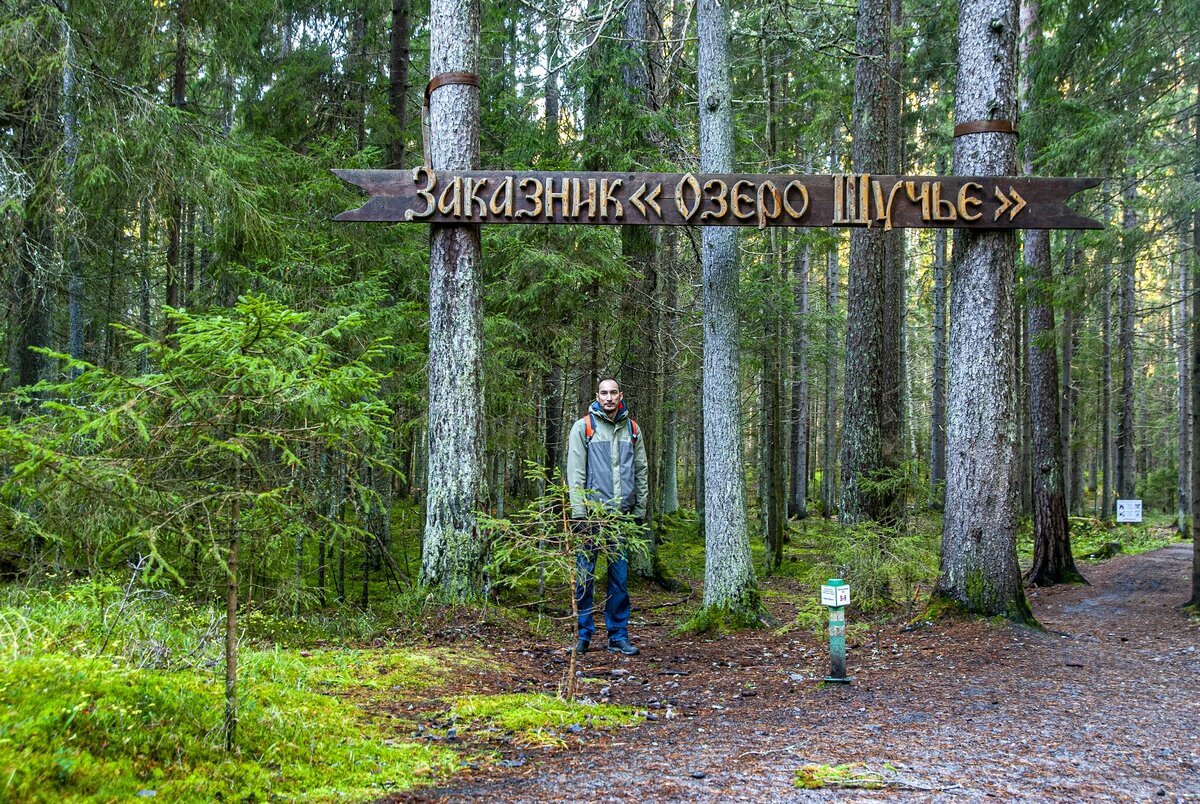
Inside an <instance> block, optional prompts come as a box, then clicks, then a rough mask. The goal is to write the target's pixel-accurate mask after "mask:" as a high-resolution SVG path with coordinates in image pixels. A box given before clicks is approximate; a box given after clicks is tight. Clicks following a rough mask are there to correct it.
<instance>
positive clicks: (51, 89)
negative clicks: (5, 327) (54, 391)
mask: <svg viewBox="0 0 1200 804" xmlns="http://www.w3.org/2000/svg"><path fill="white" fill-rule="evenodd" d="M41 21H45V23H46V28H41V27H40V25H38V24H37V23H35V24H34V26H33V27H32V29H30V30H26V31H23V32H21V33H22V34H23V35H24V36H25V37H27V38H26V40H25V42H24V43H22V44H24V45H25V46H26V47H31V48H33V49H35V51H36V50H37V49H40V48H48V47H51V48H52V47H57V40H58V37H59V35H60V33H61V30H59V29H57V28H56V27H54V24H53V21H52V19H51V18H50V17H49V16H48V15H46V16H44V17H42V18H40V20H39V22H41ZM48 55H49V54H47V53H42V52H35V53H34V54H32V57H33V58H39V57H42V56H48ZM60 79H61V77H56V76H55V75H54V73H53V71H51V70H49V69H47V70H45V71H43V72H39V73H38V74H37V75H35V76H30V77H29V78H28V80H27V81H26V83H25V86H24V87H23V88H22V90H23V91H22V97H21V108H20V109H19V114H17V115H15V116H14V118H13V120H14V122H13V129H14V132H13V133H14V134H15V139H16V153H17V158H18V160H19V163H20V164H23V165H28V166H29V169H28V170H29V172H30V173H31V174H32V176H31V177H30V178H31V179H32V183H33V187H32V191H31V192H30V193H29V194H28V195H27V196H26V197H25V199H24V209H23V210H22V214H21V215H20V221H21V226H20V230H19V234H18V235H17V242H16V244H15V245H16V248H15V249H14V250H15V251H16V257H17V259H16V265H15V266H13V271H14V273H13V283H12V294H13V296H12V301H11V308H10V309H12V311H13V314H14V316H15V318H16V320H15V321H10V322H9V330H10V334H9V337H10V339H11V340H10V345H11V352H10V355H9V358H10V365H11V366H12V367H13V369H14V374H15V376H16V381H17V384H18V385H23V386H29V385H34V384H36V383H37V382H39V381H40V380H42V379H44V377H43V374H44V372H45V370H46V360H45V358H44V357H43V356H42V355H41V354H39V353H38V352H36V351H35V349H38V348H48V347H49V346H50V321H51V317H50V289H51V287H52V276H53V266H54V262H55V238H54V219H55V210H56V209H57V206H58V200H57V195H58V192H59V187H58V182H57V179H56V176H55V171H54V154H55V151H56V150H57V149H58V147H59V145H60V144H61V140H60V136H61V135H60V133H59V132H58V131H56V128H57V121H58V112H59V101H60V95H61V92H62V86H61V80H60ZM5 122H8V121H7V120H6V121H5Z"/></svg>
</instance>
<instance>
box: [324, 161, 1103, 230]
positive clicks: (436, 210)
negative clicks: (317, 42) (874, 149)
mask: <svg viewBox="0 0 1200 804" xmlns="http://www.w3.org/2000/svg"><path fill="white" fill-rule="evenodd" d="M334 173H336V174H337V175H338V176H340V177H341V178H342V179H344V180H345V181H347V182H348V183H350V184H353V185H355V186H356V187H361V188H362V189H364V190H366V191H367V192H368V193H369V194H370V195H371V197H370V198H369V199H367V202H366V203H365V204H363V205H362V206H361V207H359V208H358V209H352V210H348V211H346V212H343V213H341V214H340V215H338V216H337V217H336V218H334V220H338V221H391V222H403V221H408V222H413V223H447V224H464V223H574V224H593V225H595V224H601V225H629V224H633V225H655V226H757V227H758V228H760V229H764V228H766V227H768V226H823V227H825V226H865V227H878V228H880V229H883V230H884V231H888V230H890V229H893V228H915V227H953V228H960V229H1101V228H1103V224H1101V223H1100V222H1099V221H1096V220H1093V219H1092V218H1088V217H1084V216H1083V215H1079V214H1077V213H1076V212H1074V211H1072V210H1071V209H1070V208H1068V207H1067V205H1066V202H1067V199H1068V198H1070V197H1071V196H1072V195H1074V194H1075V193H1077V192H1079V191H1080V190H1086V189H1088V188H1089V187H1095V186H1096V185H1098V184H1100V182H1101V180H1100V179H1063V178H1053V179H1043V178H1029V177H1009V176H873V175H871V174H868V173H863V174H836V175H832V176H798V175H775V174H707V173H701V174H691V173H682V174H680V173H573V172H553V173H550V172H535V171H497V170H479V171H455V172H435V171H433V170H432V169H430V168H427V167H418V168H415V169H414V170H413V171H412V172H411V173H410V172H407V171H400V170H335V171H334Z"/></svg>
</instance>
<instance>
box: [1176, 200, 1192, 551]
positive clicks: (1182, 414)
mask: <svg viewBox="0 0 1200 804" xmlns="http://www.w3.org/2000/svg"><path fill="white" fill-rule="evenodd" d="M1178 242H1179V246H1178V248H1179V280H1178V281H1179V305H1178V306H1177V308H1176V312H1175V322H1176V324H1175V361H1176V371H1177V372H1178V373H1179V443H1178V452H1179V473H1178V478H1179V483H1178V487H1179V506H1178V514H1177V516H1176V525H1177V527H1178V528H1179V533H1180V535H1181V536H1187V535H1188V534H1190V533H1191V525H1192V522H1191V514H1190V511H1191V509H1190V506H1189V500H1190V499H1191V463H1192V460H1191V459H1192V453H1191V432H1190V431H1189V430H1188V427H1189V425H1190V424H1191V418H1192V417H1191V407H1190V406H1191V397H1190V388H1189V387H1188V368H1189V366H1188V314H1187V313H1188V310H1187V293H1188V253H1187V245H1188V242H1187V224H1186V223H1184V222H1180V224H1179V235H1178Z"/></svg>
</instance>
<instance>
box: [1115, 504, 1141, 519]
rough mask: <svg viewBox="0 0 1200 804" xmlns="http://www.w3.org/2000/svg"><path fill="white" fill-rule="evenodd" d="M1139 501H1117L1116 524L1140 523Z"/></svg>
mask: <svg viewBox="0 0 1200 804" xmlns="http://www.w3.org/2000/svg"><path fill="white" fill-rule="evenodd" d="M1141 521H1142V501H1141V500H1117V522H1141Z"/></svg>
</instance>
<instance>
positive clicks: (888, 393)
mask: <svg viewBox="0 0 1200 804" xmlns="http://www.w3.org/2000/svg"><path fill="white" fill-rule="evenodd" d="M887 4H888V31H887V43H888V44H887V47H888V61H887V78H886V79H885V81H884V89H885V91H886V102H887V107H886V108H887V117H886V120H885V128H886V138H887V163H886V164H885V166H884V167H885V168H886V171H885V172H887V173H891V174H894V175H900V174H902V173H904V138H903V137H901V136H900V115H901V111H902V110H903V107H904V93H903V87H904V83H903V82H904V53H905V42H904V40H903V39H901V38H900V37H899V36H898V35H897V33H898V32H899V31H900V30H901V23H902V9H901V6H902V3H901V0H888V3H887ZM904 238H905V232H904V230H903V229H893V230H892V231H890V232H884V233H883V241H884V253H885V257H884V269H883V272H884V285H883V361H882V368H883V370H884V372H885V373H884V376H883V381H882V383H881V387H882V391H883V407H882V409H881V411H880V413H881V415H880V434H881V438H882V443H883V458H884V465H885V466H886V467H887V468H888V469H889V470H895V469H898V468H899V467H900V465H901V464H902V463H903V462H904V423H905V418H906V417H905V415H904V411H905V405H906V403H907V396H908V395H907V393H906V392H905V376H906V375H907V371H906V370H905V365H904V361H905V327H904V319H905V309H904V308H905V302H904V245H905V242H904ZM902 498H903V490H898V491H897V493H895V494H893V495H892V499H891V500H889V501H888V504H889V506H890V507H891V511H889V512H888V515H887V517H886V518H887V519H889V520H891V519H893V518H894V517H895V515H897V514H898V513H899V511H898V510H897V508H898V506H900V505H902V504H903V499H902Z"/></svg>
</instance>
